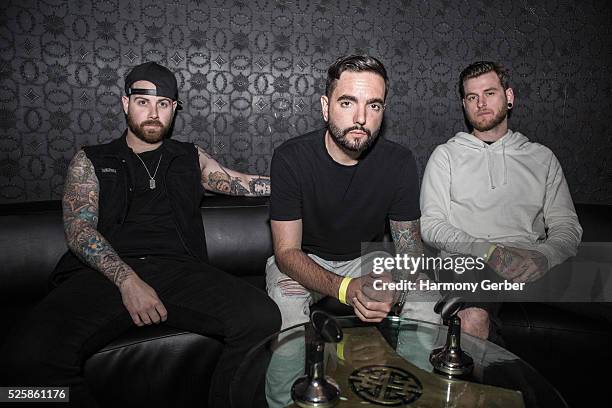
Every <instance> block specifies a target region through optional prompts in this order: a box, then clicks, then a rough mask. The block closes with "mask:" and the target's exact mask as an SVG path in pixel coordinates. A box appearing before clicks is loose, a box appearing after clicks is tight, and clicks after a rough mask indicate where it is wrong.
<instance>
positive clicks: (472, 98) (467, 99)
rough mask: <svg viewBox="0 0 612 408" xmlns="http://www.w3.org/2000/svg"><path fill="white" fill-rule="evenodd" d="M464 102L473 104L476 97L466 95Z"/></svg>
mask: <svg viewBox="0 0 612 408" xmlns="http://www.w3.org/2000/svg"><path fill="white" fill-rule="evenodd" d="M465 100H466V101H468V102H474V101H475V100H476V95H468V96H466V98H465Z"/></svg>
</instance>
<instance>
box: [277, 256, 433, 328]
mask: <svg viewBox="0 0 612 408" xmlns="http://www.w3.org/2000/svg"><path fill="white" fill-rule="evenodd" d="M377 255H380V253H376V252H373V253H371V254H368V255H366V256H367V257H369V258H372V257H375V256H377ZM308 256H309V257H310V259H312V260H313V261H314V262H316V263H317V264H318V265H320V266H321V267H323V268H325V269H326V270H328V271H330V272H332V273H335V274H336V275H340V276H349V277H352V278H358V277H360V276H362V273H361V265H362V263H364V262H368V259H363V257H360V258H355V259H352V260H350V261H328V260H325V259H322V258H320V257H318V256H316V255H313V254H308ZM419 279H427V277H426V275H424V274H421V275H419ZM266 289H267V291H268V295H269V296H270V297H271V298H272V299H273V300H274V301H275V302H276V304H277V305H278V308H279V309H280V312H281V317H282V329H285V328H287V327H291V326H294V325H296V324H300V323H305V322H307V321H308V320H309V318H310V305H312V304H313V303H315V302H317V301H319V300H320V299H321V298H322V297H323V295H322V294H320V293H318V292H315V291H311V290H308V289H306V288H305V287H303V286H302V285H300V284H299V283H298V282H296V281H295V280H293V279H291V278H290V277H289V276H287V275H285V274H284V273H282V272H281V271H280V270H279V269H278V266H277V265H276V260H275V258H274V256H271V257H270V258H268V262H267V264H266ZM438 299H440V294H439V292H438V291H409V292H408V293H407V296H406V300H405V303H404V307H403V309H402V311H401V313H400V316H401V317H404V318H408V319H415V320H423V321H426V322H432V323H440V322H441V320H440V316H439V315H438V314H436V313H435V312H434V311H433V307H434V305H435V304H436V302H437V301H438Z"/></svg>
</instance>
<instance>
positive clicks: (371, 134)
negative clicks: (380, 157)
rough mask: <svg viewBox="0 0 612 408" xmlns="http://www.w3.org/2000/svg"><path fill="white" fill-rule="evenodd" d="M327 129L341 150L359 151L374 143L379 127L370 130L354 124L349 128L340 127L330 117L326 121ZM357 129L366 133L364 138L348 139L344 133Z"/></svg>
mask: <svg viewBox="0 0 612 408" xmlns="http://www.w3.org/2000/svg"><path fill="white" fill-rule="evenodd" d="M327 130H328V131H329V133H330V134H331V136H332V139H333V141H334V142H335V143H336V144H337V145H338V146H339V147H340V148H341V149H343V150H345V151H348V152H353V153H361V152H363V151H364V150H367V149H368V147H370V146H371V145H372V143H374V141H375V140H376V137H377V136H378V132H379V130H380V128H378V129H376V130H374V131H371V130H370V129H367V128H365V127H362V126H359V125H355V126H352V127H350V128H346V129H340V128H339V127H338V126H336V124H335V123H334V122H333V121H332V120H331V118H330V119H329V120H328V122H327ZM353 130H359V131H361V132H364V133H365V134H366V137H365V139H363V140H352V141H351V140H349V139H348V138H347V137H346V135H347V134H348V133H349V132H351V131H353Z"/></svg>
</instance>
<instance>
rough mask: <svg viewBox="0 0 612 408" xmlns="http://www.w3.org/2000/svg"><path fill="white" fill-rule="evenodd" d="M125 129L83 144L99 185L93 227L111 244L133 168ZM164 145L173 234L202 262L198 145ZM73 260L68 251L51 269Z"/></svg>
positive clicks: (125, 203)
mask: <svg viewBox="0 0 612 408" xmlns="http://www.w3.org/2000/svg"><path fill="white" fill-rule="evenodd" d="M125 135H126V133H125V132H124V134H123V137H121V138H119V139H115V140H113V141H112V142H110V143H107V144H102V145H97V146H87V147H84V148H83V150H84V152H85V154H86V155H87V158H88V159H89V160H90V161H91V162H92V164H93V166H94V169H95V172H96V176H97V178H98V182H99V186H100V194H99V202H98V204H99V206H98V227H97V229H98V231H100V233H101V234H102V235H103V236H104V237H105V238H106V239H107V241H109V243H110V244H111V246H112V244H113V237H114V235H115V234H116V233H117V232H118V231H119V230H120V229H121V226H122V225H123V223H124V222H125V218H126V216H127V213H128V208H129V206H130V204H131V202H132V196H133V191H134V177H133V174H134V169H133V168H132V164H131V160H130V159H129V158H130V154H131V150H130V148H129V147H128V145H127V142H126V140H125ZM164 147H165V151H164V158H165V157H166V155H168V156H169V157H168V160H169V164H168V166H167V170H166V172H165V173H164V174H162V176H163V177H164V178H165V183H164V185H165V186H166V189H167V191H166V194H167V195H168V198H169V200H170V206H171V207H172V212H173V216H174V221H175V223H176V227H177V232H178V235H179V237H180V239H181V242H182V244H183V246H184V247H185V249H186V251H187V253H189V254H190V255H191V256H193V257H194V258H196V259H198V260H200V261H202V262H206V261H207V255H206V239H205V236H204V225H203V224H202V216H201V212H200V202H201V200H202V197H203V194H204V188H203V187H202V183H201V173H200V165H199V161H198V151H197V149H196V147H195V146H194V145H193V144H191V143H185V142H179V141H176V140H171V139H165V140H164ZM64 258H73V259H64ZM74 260H76V257H75V256H74V254H72V253H71V251H68V253H66V254H65V255H64V256H63V257H62V259H61V260H60V262H59V263H58V265H57V267H56V273H59V274H62V275H63V272H67V270H72V269H74V268H75V267H77V265H76V264H75V263H74ZM79 263H80V261H79ZM78 266H80V267H82V266H83V265H82V264H80V265H78ZM54 280H55V279H54Z"/></svg>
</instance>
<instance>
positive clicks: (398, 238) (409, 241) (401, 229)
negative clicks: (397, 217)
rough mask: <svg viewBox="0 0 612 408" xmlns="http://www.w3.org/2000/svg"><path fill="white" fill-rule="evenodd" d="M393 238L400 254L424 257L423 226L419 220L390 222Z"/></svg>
mask: <svg viewBox="0 0 612 408" xmlns="http://www.w3.org/2000/svg"><path fill="white" fill-rule="evenodd" d="M390 225H391V237H392V238H393V243H394V244H395V250H396V252H397V253H398V254H407V255H409V256H421V255H423V241H422V239H421V225H420V221H419V220H413V221H393V220H391V221H390Z"/></svg>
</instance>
